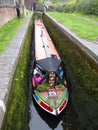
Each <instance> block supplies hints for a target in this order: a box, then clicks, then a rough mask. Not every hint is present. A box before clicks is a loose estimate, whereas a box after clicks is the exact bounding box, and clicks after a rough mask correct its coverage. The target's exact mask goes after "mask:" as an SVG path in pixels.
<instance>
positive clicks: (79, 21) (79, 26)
mask: <svg viewBox="0 0 98 130" xmlns="http://www.w3.org/2000/svg"><path fill="white" fill-rule="evenodd" d="M48 14H49V15H50V16H52V17H53V18H55V19H56V20H57V21H58V22H60V23H61V24H63V25H65V26H67V27H68V28H69V29H71V30H72V31H73V32H75V33H76V34H77V35H78V36H79V37H81V38H83V39H86V40H88V41H95V40H97V39H98V24H96V23H93V22H91V21H88V20H87V19H83V18H81V17H76V15H72V14H68V13H57V12H48Z"/></svg>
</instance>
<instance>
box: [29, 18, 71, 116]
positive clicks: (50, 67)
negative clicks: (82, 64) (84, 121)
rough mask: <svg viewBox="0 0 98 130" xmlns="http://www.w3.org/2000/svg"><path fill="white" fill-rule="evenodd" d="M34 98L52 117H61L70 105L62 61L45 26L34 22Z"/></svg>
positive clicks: (39, 22)
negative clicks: (68, 104)
mask: <svg viewBox="0 0 98 130" xmlns="http://www.w3.org/2000/svg"><path fill="white" fill-rule="evenodd" d="M31 82H32V88H33V97H34V99H35V101H36V102H37V103H38V105H39V106H40V107H41V108H42V109H44V110H45V111H46V112H48V113H50V114H52V115H55V116H56V115H59V114H60V113H61V112H62V111H63V110H64V108H65V107H66V105H67V103H68V97H69V92H68V87H67V83H66V79H65V76H64V70H63V65H62V60H61V58H60V55H59V54H58V52H57V50H56V48H55V46H54V44H53V41H52V39H51V38H50V36H49V34H48V32H47V30H46V27H45V25H44V24H43V22H42V21H41V20H35V22H34V66H33V71H32V77H31Z"/></svg>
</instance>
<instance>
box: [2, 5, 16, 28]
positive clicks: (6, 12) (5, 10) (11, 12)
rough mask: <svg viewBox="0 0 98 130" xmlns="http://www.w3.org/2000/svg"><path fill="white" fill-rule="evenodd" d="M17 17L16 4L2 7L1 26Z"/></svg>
mask: <svg viewBox="0 0 98 130" xmlns="http://www.w3.org/2000/svg"><path fill="white" fill-rule="evenodd" d="M15 17H16V9H15V7H14V6H11V7H10V6H7V7H5V6H4V7H0V27H2V26H3V25H4V24H6V23H7V22H8V21H10V20H12V19H13V18H15Z"/></svg>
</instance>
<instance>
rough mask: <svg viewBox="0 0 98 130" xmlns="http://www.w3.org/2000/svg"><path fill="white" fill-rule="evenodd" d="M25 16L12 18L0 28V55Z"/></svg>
mask: <svg viewBox="0 0 98 130" xmlns="http://www.w3.org/2000/svg"><path fill="white" fill-rule="evenodd" d="M24 20H25V18H21V19H17V18H15V19H13V20H11V21H9V22H8V23H7V24H5V25H4V26H3V27H2V28H0V55H1V54H2V53H3V52H4V50H5V49H6V47H7V46H8V45H9V43H10V41H11V40H12V39H13V37H14V35H15V34H16V32H17V30H18V29H19V27H20V26H21V25H22V23H23V22H24Z"/></svg>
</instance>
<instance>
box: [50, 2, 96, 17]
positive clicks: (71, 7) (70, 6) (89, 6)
mask: <svg viewBox="0 0 98 130" xmlns="http://www.w3.org/2000/svg"><path fill="white" fill-rule="evenodd" d="M51 7H52V8H54V9H55V10H57V11H60V12H61V11H62V12H81V13H84V14H93V15H98V0H68V1H65V3H64V4H63V5H61V4H59V3H57V4H56V5H55V4H52V5H51Z"/></svg>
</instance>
